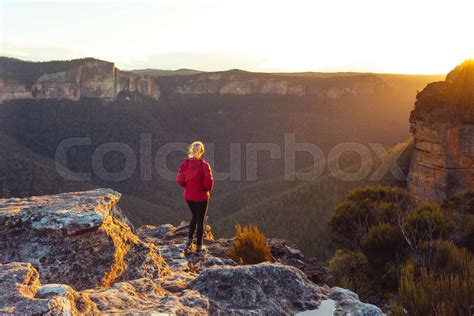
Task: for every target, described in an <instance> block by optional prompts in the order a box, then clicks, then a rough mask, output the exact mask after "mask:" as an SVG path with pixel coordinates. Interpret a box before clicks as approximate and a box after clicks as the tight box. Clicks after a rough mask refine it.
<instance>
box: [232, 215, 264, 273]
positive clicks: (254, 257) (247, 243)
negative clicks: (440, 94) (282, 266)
mask: <svg viewBox="0 0 474 316" xmlns="http://www.w3.org/2000/svg"><path fill="white" fill-rule="evenodd" d="M235 234H236V238H235V241H234V243H233V244H232V246H231V248H230V249H229V257H230V258H231V259H232V260H234V261H235V262H237V263H239V264H256V263H260V262H265V261H271V259H272V256H271V254H270V248H269V247H268V245H267V240H266V238H265V236H264V235H263V234H262V232H261V231H260V230H259V229H258V227H257V226H256V225H249V226H246V227H243V228H242V227H241V226H240V225H239V224H237V225H235Z"/></svg>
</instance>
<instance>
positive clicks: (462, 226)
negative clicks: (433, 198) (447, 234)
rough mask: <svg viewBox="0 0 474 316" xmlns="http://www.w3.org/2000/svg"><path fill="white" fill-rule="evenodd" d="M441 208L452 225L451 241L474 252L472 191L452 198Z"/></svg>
mask: <svg viewBox="0 0 474 316" xmlns="http://www.w3.org/2000/svg"><path fill="white" fill-rule="evenodd" d="M442 207H443V210H444V211H445V212H446V213H447V216H448V217H449V219H450V220H451V221H452V222H453V223H454V227H455V228H454V231H453V233H452V236H451V237H452V239H453V240H454V241H455V242H456V244H457V245H460V246H462V247H466V248H467V249H469V250H470V251H471V252H474V191H468V192H466V193H465V194H463V195H462V196H454V197H452V198H450V199H449V200H447V201H445V202H444V203H443V205H442Z"/></svg>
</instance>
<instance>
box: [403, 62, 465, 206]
mask: <svg viewBox="0 0 474 316" xmlns="http://www.w3.org/2000/svg"><path fill="white" fill-rule="evenodd" d="M410 124H411V132H412V133H413V135H414V138H415V149H414V153H413V156H412V160H411V165H410V171H409V175H408V188H409V190H410V192H411V193H412V195H413V196H414V197H415V198H416V199H418V200H424V201H431V202H438V203H440V202H442V201H443V200H445V199H446V198H449V197H451V196H453V195H459V194H462V193H464V192H466V191H468V190H472V188H474V61H473V60H467V61H465V62H464V63H463V64H461V65H459V66H458V67H456V68H455V69H454V70H453V71H451V72H450V73H449V74H448V75H447V76H446V80H445V81H442V82H435V83H432V84H429V85H428V86H427V87H426V88H425V89H424V90H423V91H421V92H420V93H419V94H418V96H417V102H416V104H415V109H414V110H413V111H412V113H411V116H410Z"/></svg>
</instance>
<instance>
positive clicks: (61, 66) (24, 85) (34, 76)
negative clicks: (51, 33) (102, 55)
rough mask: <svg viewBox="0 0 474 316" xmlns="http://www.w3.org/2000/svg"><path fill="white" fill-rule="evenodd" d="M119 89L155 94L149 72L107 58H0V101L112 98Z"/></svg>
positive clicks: (156, 91) (157, 92) (154, 86)
mask: <svg viewBox="0 0 474 316" xmlns="http://www.w3.org/2000/svg"><path fill="white" fill-rule="evenodd" d="M121 91H136V92H140V93H142V94H144V95H148V96H151V97H153V98H156V99H157V98H159V96H160V90H159V88H158V85H157V84H156V82H155V79H154V78H153V77H151V76H149V75H143V76H140V75H136V74H134V73H132V72H127V71H121V70H119V69H118V68H116V67H115V66H114V64H113V63H111V62H106V61H102V60H97V59H93V58H85V59H77V60H72V61H64V62H45V63H33V62H25V61H21V60H15V59H10V58H4V57H2V58H1V59H0V102H3V101H6V100H18V99H70V100H78V99H80V98H103V99H114V98H115V97H116V96H117V94H118V93H119V92H121Z"/></svg>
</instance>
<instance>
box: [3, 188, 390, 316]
mask: <svg viewBox="0 0 474 316" xmlns="http://www.w3.org/2000/svg"><path fill="white" fill-rule="evenodd" d="M119 198H120V194H119V193H117V192H114V191H112V190H108V189H98V190H93V191H86V192H76V193H66V194H59V195H54V196H41V197H31V198H26V199H6V200H0V224H1V225H0V240H1V245H0V246H1V247H0V262H1V263H0V280H1V282H0V313H13V314H61V315H62V314H69V315H71V314H72V315H76V314H99V313H134V314H135V313H166V314H173V315H174V314H178V315H203V314H213V315H216V314H233V315H244V314H245V315H260V314H265V315H288V314H296V313H298V312H301V311H306V310H311V311H317V312H319V313H321V314H324V315H326V314H332V313H334V314H335V315H345V314H347V313H350V314H354V315H382V313H381V311H380V309H379V308H377V307H376V306H373V305H370V304H364V303H362V302H360V301H359V299H358V296H357V294H355V293H352V292H350V291H348V290H344V289H341V288H337V287H333V288H330V287H329V286H327V285H318V284H316V283H313V282H312V281H311V280H310V278H311V279H312V280H314V281H316V282H320V281H321V279H319V278H320V277H321V274H317V273H314V269H311V267H309V265H310V264H311V261H310V260H307V259H306V258H305V257H304V256H303V255H302V254H301V253H300V252H299V251H298V250H297V249H295V248H293V247H292V245H291V243H288V242H285V241H283V240H276V239H270V240H268V243H269V245H270V246H271V250H272V256H273V260H274V262H273V263H262V264H257V265H248V266H239V265H237V264H236V263H235V262H234V261H232V260H231V259H229V258H228V257H227V250H228V248H229V246H230V244H231V243H232V240H231V239H218V240H214V238H213V236H212V233H211V231H210V227H207V229H206V234H205V235H206V245H207V250H206V251H205V252H204V253H203V254H195V253H191V254H186V253H185V251H184V244H185V241H186V231H187V225H186V224H185V223H183V224H182V225H180V226H178V227H174V226H172V225H162V226H159V227H154V226H144V227H141V228H139V229H138V230H136V231H133V230H132V229H131V228H130V227H129V226H128V225H127V223H126V222H127V220H126V218H125V217H124V216H123V215H122V213H121V211H120V209H119V208H118V207H117V205H116V203H117V202H118V200H119ZM303 271H304V272H303ZM324 278H325V277H323V279H324Z"/></svg>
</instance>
